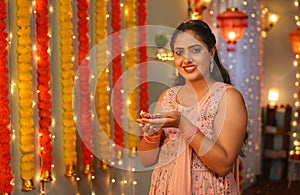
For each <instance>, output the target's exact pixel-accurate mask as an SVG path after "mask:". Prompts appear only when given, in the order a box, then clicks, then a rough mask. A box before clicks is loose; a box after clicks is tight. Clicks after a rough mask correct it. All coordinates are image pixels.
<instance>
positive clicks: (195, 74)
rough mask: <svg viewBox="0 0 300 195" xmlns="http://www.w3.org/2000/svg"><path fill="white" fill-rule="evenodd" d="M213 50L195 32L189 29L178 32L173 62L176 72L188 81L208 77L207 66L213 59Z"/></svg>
mask: <svg viewBox="0 0 300 195" xmlns="http://www.w3.org/2000/svg"><path fill="white" fill-rule="evenodd" d="M213 52H214V50H213V51H212V52H209V51H208V48H207V46H206V45H205V44H204V43H203V42H202V41H200V40H199V39H198V38H197V36H196V34H195V33H194V32H193V31H191V30H189V31H186V32H183V33H179V34H178V35H177V38H176V40H175V42H174V63H175V65H176V68H177V70H178V72H179V73H180V74H181V75H182V76H183V77H184V78H185V79H186V80H189V81H191V82H192V81H197V80H201V79H206V78H209V76H210V75H209V67H210V63H211V61H212V60H213V55H214V53H213Z"/></svg>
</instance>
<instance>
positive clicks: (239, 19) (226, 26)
mask: <svg viewBox="0 0 300 195" xmlns="http://www.w3.org/2000/svg"><path fill="white" fill-rule="evenodd" d="M247 18H248V15H247V14H245V13H244V12H241V11H238V9H237V8H228V9H227V10H226V11H225V12H223V13H220V14H219V15H217V19H218V20H219V22H220V24H218V26H217V27H218V28H221V33H222V37H223V38H224V39H225V40H226V41H227V43H228V47H227V51H235V50H236V49H235V44H236V42H237V41H238V40H240V39H241V38H242V37H243V35H244V28H245V27H248V25H247Z"/></svg>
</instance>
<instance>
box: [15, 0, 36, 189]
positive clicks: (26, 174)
mask: <svg viewBox="0 0 300 195" xmlns="http://www.w3.org/2000/svg"><path fill="white" fill-rule="evenodd" d="M16 6H17V10H16V16H17V20H16V25H17V49H16V50H17V63H18V65H17V68H18V95H19V100H18V102H19V121H20V124H19V125H20V128H19V134H20V151H21V162H20V169H21V173H20V175H21V178H22V180H23V187H22V190H24V191H29V190H33V189H35V187H34V185H33V182H32V180H33V178H34V154H33V152H34V145H33V140H34V138H33V137H34V136H33V134H34V128H33V125H34V122H33V110H32V99H33V94H32V85H33V84H32V75H31V71H32V66H31V60H32V55H31V52H32V49H31V35H30V34H31V32H30V18H31V12H30V2H29V1H23V0H17V1H16Z"/></svg>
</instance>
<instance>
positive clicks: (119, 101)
mask: <svg viewBox="0 0 300 195" xmlns="http://www.w3.org/2000/svg"><path fill="white" fill-rule="evenodd" d="M111 6H112V7H113V8H114V9H112V17H111V27H112V57H113V60H112V69H113V72H112V85H113V97H112V102H113V117H114V118H113V122H114V136H115V137H114V142H115V144H116V150H117V151H122V149H123V148H124V131H123V128H122V126H123V94H122V91H123V90H124V89H123V84H122V78H121V76H122V63H121V60H122V58H121V53H122V40H121V35H120V31H121V27H122V26H121V20H122V18H121V7H120V0H112V1H111ZM117 82H118V84H117Z"/></svg>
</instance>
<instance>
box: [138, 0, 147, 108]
mask: <svg viewBox="0 0 300 195" xmlns="http://www.w3.org/2000/svg"><path fill="white" fill-rule="evenodd" d="M146 2H147V0H138V26H139V32H138V33H139V35H138V40H139V43H138V45H139V83H140V94H139V95H140V109H141V110H148V109H149V105H148V99H149V92H148V79H147V78H148V67H147V66H148V64H147V61H148V55H147V30H146V19H147V12H146V9H147V6H146Z"/></svg>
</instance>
